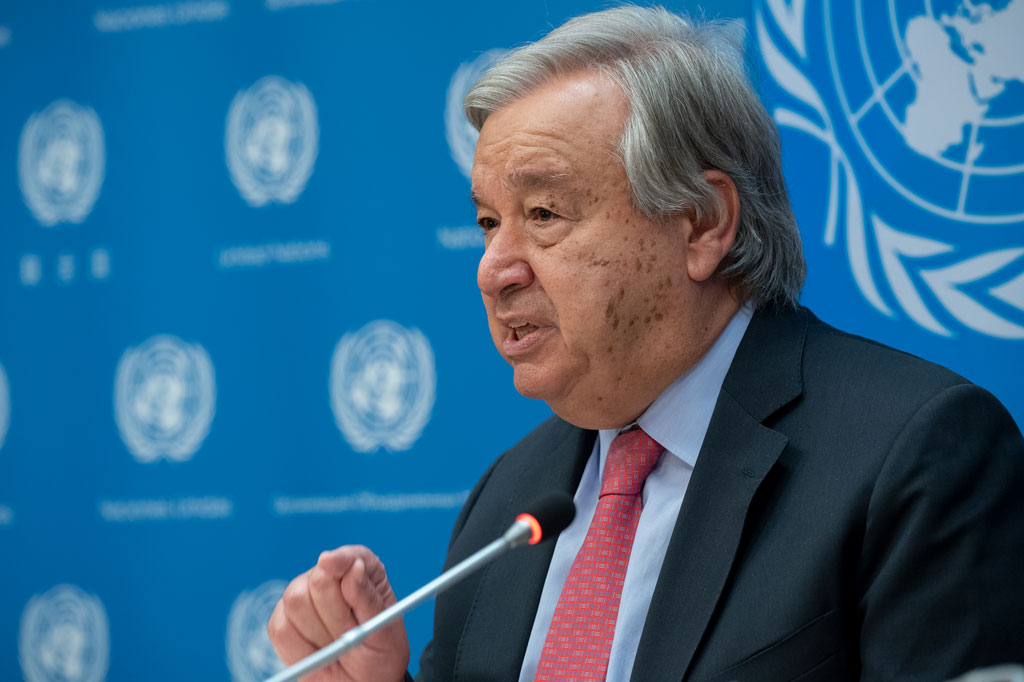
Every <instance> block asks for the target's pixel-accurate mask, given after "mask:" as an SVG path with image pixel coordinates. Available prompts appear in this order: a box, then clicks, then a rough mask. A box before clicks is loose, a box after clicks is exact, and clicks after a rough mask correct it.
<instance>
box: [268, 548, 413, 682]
mask: <svg viewBox="0 0 1024 682" xmlns="http://www.w3.org/2000/svg"><path fill="white" fill-rule="evenodd" d="M395 602H396V599H395V593H394V591H392V589H391V584H390V583H389V582H388V576H387V573H386V572H385V570H384V564H382V563H381V561H380V559H378V558H377V557H376V555H374V553H373V552H371V551H370V550H369V549H367V548H366V547H362V546H359V545H346V546H344V547H339V548H338V549H335V550H331V551H329V552H324V553H322V554H321V555H320V558H319V559H318V560H317V562H316V566H314V567H313V568H311V569H309V570H308V571H306V572H305V573H303V574H302V575H300V576H298V577H297V578H295V580H293V581H292V582H291V583H290V584H289V585H288V589H286V590H285V592H284V596H283V597H282V598H281V601H279V602H278V603H277V606H276V607H275V608H274V613H273V614H272V615H271V616H270V622H269V623H268V625H267V630H268V632H269V633H270V641H271V643H272V644H273V645H274V649H275V651H277V655H278V656H280V657H281V660H282V661H284V662H285V663H286V664H287V665H291V664H293V663H295V662H296V661H299V660H300V659H302V658H304V657H306V656H308V655H309V654H311V653H313V652H314V651H316V650H317V649H320V648H323V647H324V646H326V645H328V644H330V643H331V642H333V641H334V640H336V639H337V638H338V637H340V636H341V635H342V634H344V633H345V632H346V631H347V630H349V629H350V628H353V627H355V626H357V625H360V624H362V623H364V622H366V621H368V620H369V619H370V618H373V617H374V616H376V615H377V614H378V613H380V612H381V611H383V610H384V609H386V608H387V607H389V606H391V605H392V604H394V603H395ZM408 665H409V640H408V638H407V637H406V634H405V625H404V624H403V623H402V621H401V620H397V621H395V622H394V623H392V624H391V625H389V626H388V627H386V628H384V629H383V630H380V631H378V632H375V633H374V634H373V635H372V636H370V637H367V638H366V639H365V640H364V641H363V643H362V644H360V645H359V646H358V647H356V648H355V649H352V650H351V651H349V652H347V653H345V654H343V655H342V656H341V658H339V659H338V660H336V661H334V662H332V663H331V664H330V665H328V666H327V667H324V668H321V669H320V670H318V671H316V672H314V673H311V674H309V675H307V676H306V677H303V678H302V680H303V682H398V681H400V680H404V679H405V671H406V668H407V667H408Z"/></svg>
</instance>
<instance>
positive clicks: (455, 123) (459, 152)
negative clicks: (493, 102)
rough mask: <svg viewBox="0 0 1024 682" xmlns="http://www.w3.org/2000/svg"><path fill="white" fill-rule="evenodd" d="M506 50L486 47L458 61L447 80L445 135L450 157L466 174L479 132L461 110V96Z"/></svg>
mask: <svg viewBox="0 0 1024 682" xmlns="http://www.w3.org/2000/svg"><path fill="white" fill-rule="evenodd" d="M506 54H508V50H502V49H494V50H488V51H487V52H484V53H483V54H482V55H480V56H479V57H477V58H476V59H474V60H473V61H471V62H468V63H463V64H460V65H459V68H458V69H456V70H455V73H454V74H453V75H452V80H451V82H450V83H449V84H448V97H447V100H446V102H445V107H444V127H445V137H446V138H447V139H448V149H450V150H451V153H452V160H453V161H455V164H456V165H457V166H458V167H459V170H461V171H462V174H463V175H465V176H466V177H467V178H469V177H470V175H471V174H472V171H473V153H474V151H475V150H476V138H477V137H479V135H480V134H479V133H478V132H477V131H476V128H474V127H473V126H472V125H471V124H470V123H469V121H467V120H466V115H465V114H463V113H462V100H464V99H465V98H466V93H467V92H469V89H470V88H471V87H473V84H474V83H476V82H477V81H478V80H480V76H482V75H484V72H485V71H487V69H489V68H491V67H492V66H494V65H495V64H497V63H498V62H499V61H501V58H502V57H504V56H505V55H506Z"/></svg>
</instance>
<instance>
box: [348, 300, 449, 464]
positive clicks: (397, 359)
mask: <svg viewBox="0 0 1024 682" xmlns="http://www.w3.org/2000/svg"><path fill="white" fill-rule="evenodd" d="M435 382H436V377H435V373H434V353H433V352H432V351H431V349H430V343H429V342H428V341H427V337H425V336H424V335H423V334H422V332H420V331H419V330H418V329H406V328H405V327H403V326H401V325H399V324H396V323H395V322H391V321H390V320H377V321H375V322H370V323H369V324H367V325H366V326H365V327H363V328H362V329H360V330H359V331H357V332H354V333H350V334H345V335H344V336H343V337H342V338H341V340H340V341H339V342H338V345H337V346H336V347H335V349H334V355H333V357H332V358H331V377H330V393H331V409H332V410H333V411H334V418H335V421H336V422H337V424H338V428H339V429H341V432H342V434H343V435H344V436H345V439H346V440H347V441H348V442H349V444H350V445H351V446H352V448H353V449H354V450H357V451H359V452H370V451H372V450H376V449H377V448H380V447H384V448H387V449H388V450H391V451H392V452H394V451H398V450H408V449H409V448H410V447H412V444H413V443H414V442H415V441H416V439H417V438H419V436H420V433H421V432H422V431H423V427H424V426H425V425H426V423H427V420H428V419H429V418H430V412H431V409H432V408H433V406H434V386H435Z"/></svg>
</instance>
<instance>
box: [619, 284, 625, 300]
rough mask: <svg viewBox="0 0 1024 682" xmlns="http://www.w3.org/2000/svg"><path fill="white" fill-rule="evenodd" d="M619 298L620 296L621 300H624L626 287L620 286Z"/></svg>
mask: <svg viewBox="0 0 1024 682" xmlns="http://www.w3.org/2000/svg"><path fill="white" fill-rule="evenodd" d="M618 298H619V300H620V301H621V300H623V299H624V298H626V287H619V296H618Z"/></svg>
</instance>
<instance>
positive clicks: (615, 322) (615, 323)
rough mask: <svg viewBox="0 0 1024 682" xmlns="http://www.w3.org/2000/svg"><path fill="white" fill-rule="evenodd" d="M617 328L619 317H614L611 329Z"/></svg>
mask: <svg viewBox="0 0 1024 682" xmlns="http://www.w3.org/2000/svg"><path fill="white" fill-rule="evenodd" d="M618 328H619V316H618V315H616V316H615V319H613V320H612V329H618Z"/></svg>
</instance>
